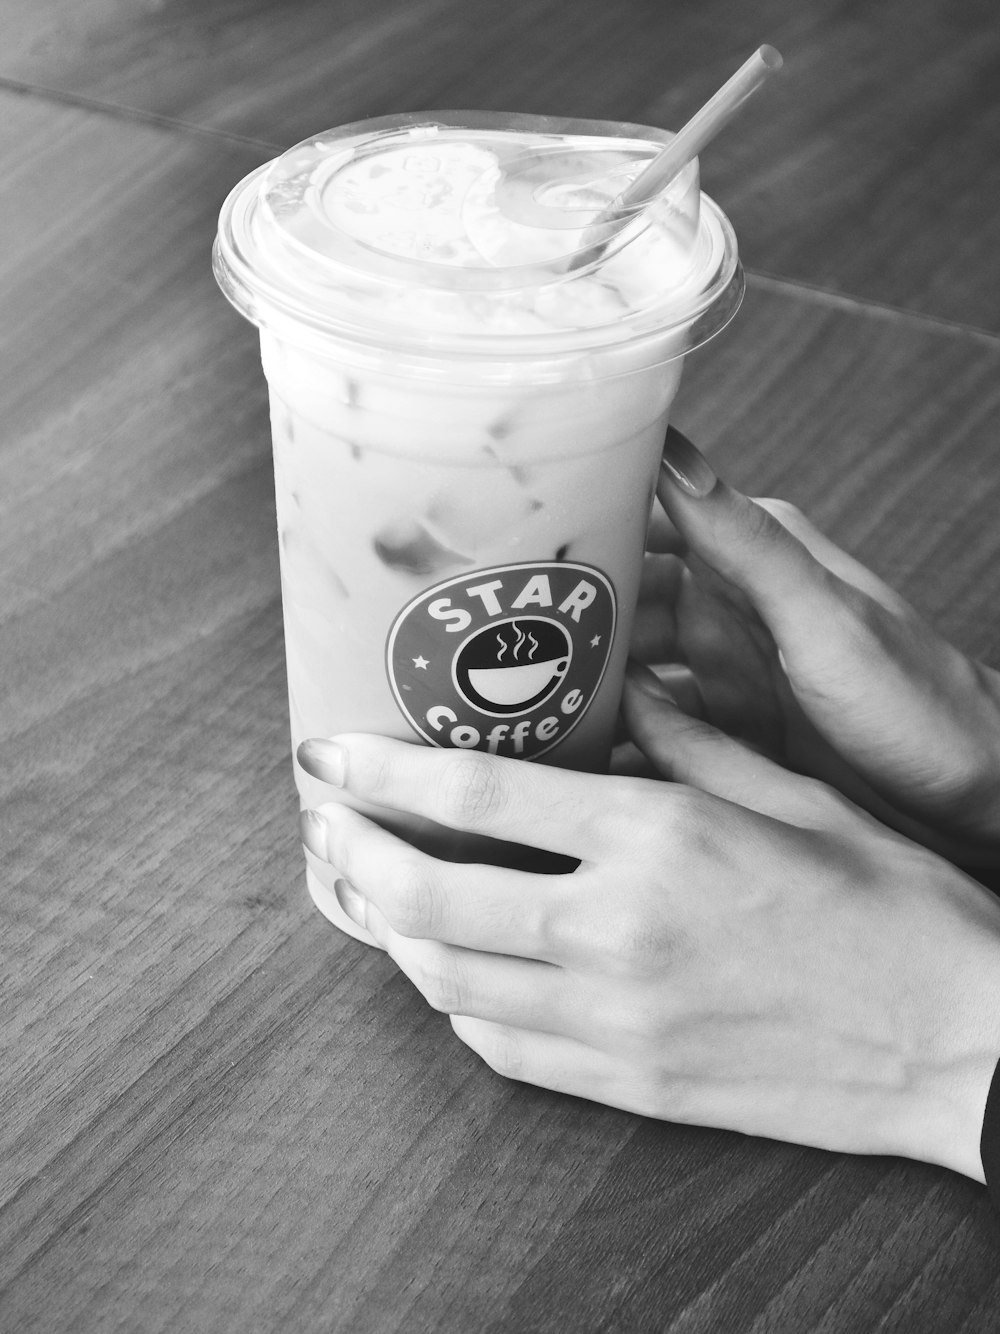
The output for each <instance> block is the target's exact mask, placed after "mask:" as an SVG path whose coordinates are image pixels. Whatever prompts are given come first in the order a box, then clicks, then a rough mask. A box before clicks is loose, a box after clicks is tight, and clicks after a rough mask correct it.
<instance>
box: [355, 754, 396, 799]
mask: <svg viewBox="0 0 1000 1334" xmlns="http://www.w3.org/2000/svg"><path fill="white" fill-rule="evenodd" d="M350 769H351V780H352V787H353V788H354V789H355V790H356V791H358V792H359V793H363V795H364V796H365V797H367V798H368V799H369V800H370V801H374V802H376V803H378V802H380V800H381V799H382V798H383V797H387V796H389V795H390V794H391V791H392V785H393V773H394V770H393V765H392V762H391V761H390V759H389V758H388V757H387V756H385V755H381V754H378V753H375V754H371V753H368V752H365V753H364V754H363V755H358V754H352V756H351V765H350Z"/></svg>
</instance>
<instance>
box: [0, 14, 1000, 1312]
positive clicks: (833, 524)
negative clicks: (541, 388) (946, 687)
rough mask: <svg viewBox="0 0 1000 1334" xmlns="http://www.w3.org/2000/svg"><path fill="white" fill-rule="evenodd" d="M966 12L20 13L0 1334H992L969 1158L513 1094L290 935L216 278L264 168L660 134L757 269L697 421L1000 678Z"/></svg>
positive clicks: (302, 908) (273, 741)
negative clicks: (892, 1152)
mask: <svg viewBox="0 0 1000 1334" xmlns="http://www.w3.org/2000/svg"><path fill="white" fill-rule="evenodd" d="M995 12H996V11H995V6H994V5H992V4H985V3H978V2H977V0H963V3H962V4H960V5H956V4H953V3H951V0H914V2H913V3H909V4H904V3H903V0H885V3H882V4H878V5H875V4H871V3H868V4H862V3H850V2H849V0H803V3H798V4H791V3H784V4H782V3H778V0H763V2H762V3H760V4H759V5H757V6H754V7H750V6H739V5H736V4H733V3H727V2H726V0H700V3H697V4H695V3H675V4H673V5H666V4H663V3H654V2H652V0H622V3H619V4H617V5H615V6H608V5H606V4H603V3H600V2H599V0H580V3H574V4H570V3H567V2H566V0H538V3H516V2H514V0H511V2H510V3H507V4H505V5H502V6H500V5H494V4H489V3H487V0H464V3H461V2H460V0H366V2H365V3H364V4H361V3H359V0H337V2H336V3H331V2H330V0H326V2H325V3H320V2H319V0H308V2H307V0H297V2H296V3H282V0H255V2H254V3H244V2H243V0H240V2H239V3H237V0H209V2H205V0H202V2H201V3H194V0H183V2H182V0H165V2H164V3H156V2H154V0H143V2H140V0H73V3H70V0H36V3H32V4H28V3H27V2H25V3H21V4H16V3H13V0H0V20H2V22H3V25H4V31H5V41H4V44H3V46H2V48H0V110H2V113H3V114H2V116H0V163H2V167H3V173H4V175H3V179H4V208H3V211H2V215H0V310H2V311H3V330H2V338H3V352H4V356H3V366H4V374H3V376H2V379H0V395H2V402H0V407H2V411H0V422H2V428H0V744H2V754H3V763H2V765H0V856H2V861H3V876H2V888H3V893H2V897H0V955H2V968H0V1052H2V1062H3V1064H2V1077H0V1331H3V1334H7V1332H8V1331H10V1334H15V1332H17V1334H20V1332H21V1331H26V1332H27V1331H38V1334H43V1332H44V1334H62V1332H63V1331H65V1332H66V1334H70V1332H72V1334H117V1332H118V1331H122V1332H123V1334H124V1332H125V1331H128V1332H130V1334H131V1332H132V1331H136V1332H140V1334H155V1332H158V1331H170V1332H171V1334H173V1332H174V1331H189V1330H190V1331H203V1330H211V1331H213V1332H220V1334H227V1332H228V1331H237V1330H239V1331H271V1330H275V1331H277V1330H281V1331H284V1332H285V1334H299V1331H303V1332H307V1331H310V1332H311V1331H324V1332H325V1331H345V1332H350V1334H354V1332H355V1331H358V1332H361V1331H372V1332H373V1334H382V1332H383V1331H385V1332H386V1334H389V1332H392V1331H407V1334H413V1332H414V1331H429V1332H430V1331H435V1332H444V1334H451V1332H452V1331H455V1332H456V1334H474V1332H475V1331H490V1334H500V1332H501V1331H507V1330H511V1331H514V1330H516V1331H529V1330H537V1331H553V1334H556V1332H558V1334H563V1332H564V1331H574V1332H575V1331H621V1332H622V1334H628V1332H631V1331H647V1330H648V1331H661V1330H662V1331H671V1334H674V1332H680V1331H684V1332H685V1334H687V1332H691V1334H709V1332H714V1331H726V1332H728V1331H755V1332H756V1334H769V1332H770V1331H782V1332H784V1331H789V1334H799V1332H800V1331H823V1332H824V1334H834V1332H836V1334H840V1332H843V1334H848V1332H850V1334H856V1332H858V1331H869V1330H872V1331H874V1330H879V1331H901V1332H902V1331H905V1332H906V1334H939V1332H940V1331H942V1330H948V1331H954V1332H955V1334H958V1331H963V1334H973V1332H978V1334H987V1332H988V1331H995V1330H996V1329H998V1328H1000V1227H998V1225H997V1222H996V1220H995V1218H994V1216H993V1215H992V1213H991V1211H990V1209H989V1206H988V1203H987V1200H986V1195H985V1192H984V1191H983V1190H982V1188H981V1187H978V1186H976V1185H975V1184H974V1183H972V1182H970V1181H967V1180H965V1179H964V1178H961V1177H958V1176H956V1175H954V1174H952V1173H949V1172H947V1171H944V1170H942V1169H938V1168H934V1167H930V1166H926V1165H921V1164H916V1163H910V1162H903V1161H900V1160H891V1159H881V1158H869V1159H862V1158H851V1157H846V1156H841V1155H836V1154H829V1153H822V1152H819V1151H815V1150H807V1149H801V1148H797V1147H794V1146H789V1145H782V1144H777V1143H772V1142H769V1141H761V1140H752V1139H748V1138H745V1137H742V1136H738V1135H733V1134H727V1133H724V1132H720V1131H708V1130H702V1129H698V1128H694V1127H681V1126H674V1125H669V1124H660V1123H654V1122H649V1121H644V1120H641V1119H639V1118H636V1117H632V1116H629V1115H627V1114H625V1113H621V1112H617V1111H613V1110H609V1109H606V1108H601V1107H598V1106H594V1105H591V1104H587V1103H584V1102H581V1101H578V1100H575V1099H570V1098H564V1097H560V1096H558V1095H555V1094H550V1093H547V1092H544V1091H540V1090H536V1089H532V1088H529V1087H526V1086H519V1085H512V1084H509V1083H506V1082H504V1081H503V1080H501V1079H500V1078H498V1077H497V1076H495V1075H493V1074H492V1073H491V1072H490V1071H489V1070H488V1069H486V1068H485V1067H484V1066H483V1065H481V1064H480V1063H479V1062H478V1061H477V1060H476V1058H474V1057H473V1056H472V1055H471V1053H469V1052H468V1051H467V1050H466V1049H465V1048H464V1047H462V1046H461V1045H460V1044H458V1043H457V1042H456V1041H455V1040H454V1038H453V1036H452V1034H451V1031H450V1028H449V1026H448V1023H447V1021H446V1020H445V1019H444V1018H443V1017H442V1016H440V1015H437V1014H435V1013H433V1012H431V1011H430V1010H428V1009H427V1007H426V1006H425V1005H424V1003H423V1002H422V1001H421V999H420V997H419V996H418V995H417V994H416V992H415V991H414V990H413V989H412V988H411V987H410V985H409V983H407V982H406V980H405V979H404V978H402V977H401V976H400V975H398V974H397V972H396V970H395V968H394V966H393V965H392V964H391V963H390V962H389V961H388V960H386V959H385V958H383V957H381V956H380V955H379V954H377V953H375V952H373V951H370V950H366V949H365V948H364V947H363V946H361V945H358V944H356V943H355V942H353V941H351V940H348V939H346V938H344V937H342V936H340V935H339V934H338V933H337V932H335V931H334V930H333V929H332V928H329V927H327V926H326V924H325V923H324V922H323V920H322V919H321V918H320V917H319V916H318V915H317V914H316V913H315V912H314V910H313V909H312V908H311V907H310V905H309V903H308V900H307V897H306V894H305V890H304V884H303V872H302V864H301V851H300V848H299V845H298V841H297V835H296V830H295V818H294V817H295V810H296V802H295V797H294V791H293V787H292V781H291V766H290V762H289V754H288V739H287V726H288V720H287V704H286V698H285V682H284V664H283V659H282V652H283V649H282V636H281V622H280V603H279V588H278V574H277V555H276V543H275V537H274V500H273V487H272V480H271V472H270V467H271V465H270V453H269V450H270V445H269V433H268V426H267V405H266V391H265V387H264V384H263V379H262V376H261V374H260V367H259V360H258V354H257V349H256V340H255V335H254V331H253V330H252V329H251V328H250V327H249V326H247V325H245V324H244V323H243V322H242V321H240V320H239V319H238V318H237V317H236V316H235V314H234V313H233V312H232V311H231V310H230V308H229V307H228V306H227V305H226V303H225V301H224V300H223V299H222V297H221V296H220V295H219V293H218V290H217V288H216V287H215V284H214V281H213V279H212V276H211V272H210V263H209V251H210V247H211V242H212V239H213V236H214V231H215V222H216V218H217V214H218V209H219V205H220V203H221V201H222V199H223V197H224V195H225V194H226V193H227V191H228V189H229V188H230V187H231V186H232V185H233V184H234V183H235V182H236V181H237V180H238V179H239V178H240V177H241V176H242V175H244V174H245V173H246V172H247V171H249V170H250V169H251V168H252V167H254V166H255V165H257V163H259V162H261V161H263V160H265V159H266V158H267V157H269V156H271V155H272V154H273V153H274V152H275V151H276V148H278V147H280V146H283V145H285V144H288V143H291V142H293V141H294V140H295V139H297V138H299V137H301V136H303V135H304V134H306V133H309V132H311V131H314V130H318V129H321V128H323V127H325V126H328V125H331V124H334V123H337V122H339V121H344V120H350V119H355V118H358V117H360V116H363V115H368V114H377V113H380V112H384V111H388V110H407V109H419V108H423V107H433V106H435V105H437V106H444V105H449V104H450V105H452V106H455V105H463V104H464V105H467V106H482V107H501V106H506V107H510V108H516V109H520V110H532V111H543V112H554V113H560V114H579V115H592V116H614V117H616V118H622V119H637V120H644V121H650V122H656V123H662V124H665V125H671V124H673V125H675V124H677V123H678V122H679V120H681V119H682V118H683V116H684V115H685V114H686V113H687V112H688V111H689V110H690V109H692V108H693V107H694V106H695V105H696V104H697V103H698V101H699V100H700V99H701V98H703V97H704V96H705V95H707V93H708V92H709V91H711V89H712V88H713V86H714V85H715V84H716V83H717V82H719V81H720V80H721V78H722V77H724V75H725V74H726V73H727V72H728V71H729V70H730V69H731V68H733V67H734V65H735V63H737V62H738V61H739V59H741V58H742V56H743V55H744V54H746V52H747V51H748V49H752V47H753V46H754V45H756V44H757V42H758V41H759V40H765V39H766V40H771V41H774V42H775V43H776V44H777V45H779V46H780V47H781V48H782V50H783V52H784V54H785V56H786V59H787V61H788V69H787V71H786V72H785V74H783V76H782V79H781V81H780V82H779V81H775V84H774V86H773V89H771V90H769V91H768V92H767V93H766V94H762V95H761V97H760V99H758V104H757V105H755V106H753V107H751V108H749V109H748V110H747V113H746V116H745V118H744V120H743V121H742V122H741V124H740V126H739V128H735V127H734V129H733V130H732V131H731V132H729V133H728V135H727V137H726V138H725V139H722V140H720V141H719V143H718V144H717V146H716V148H715V149H713V150H712V151H711V154H710V158H709V160H706V162H705V164H704V178H705V182H706V185H707V187H708V188H709V189H710V190H711V192H712V193H713V194H715V196H716V197H717V198H718V199H719V200H720V202H721V203H722V204H723V206H724V207H725V208H726V210H727V211H728V212H730V213H731V215H732V216H733V217H734V220H735V221H736V224H737V227H738V229H739V233H740V237H741V244H742V246H743V250H744V254H745V256H746V259H747V262H748V264H749V265H750V268H751V273H750V284H749V292H748V297H747V300H746V303H745V305H744V309H743V311H742V312H741V314H740V316H739V317H738V319H737V321H736V322H735V323H734V324H733V325H732V326H731V327H730V329H729V330H727V331H726V333H725V334H723V335H722V336H720V337H719V338H718V339H717V340H715V341H714V342H713V343H711V344H709V345H708V346H707V347H705V348H704V349H702V350H701V351H700V352H699V353H697V354H696V355H695V356H694V357H692V358H691V359H690V362H689V366H688V368H687V369H686V371H685V382H684V385H683V387H682V391H681V397H680V399H679V402H678V406H677V413H676V418H677V421H678V423H679V424H680V425H681V426H682V427H683V428H684V429H686V430H688V431H689V432H690V433H691V435H692V436H693V437H694V438H695V439H696V440H698V441H699V442H701V443H702V444H703V445H704V446H705V448H706V449H707V450H708V451H709V452H710V453H711V455H712V457H713V460H714V461H715V462H716V464H717V465H718V467H719V468H720V470H721V471H723V472H724V473H725V474H726V475H727V476H729V477H730V478H732V480H734V481H735V482H737V483H738V484H739V485H741V486H743V487H745V488H747V489H749V490H751V491H753V492H755V493H757V494H779V495H784V496H787V497H788V498H790V499H792V500H794V501H796V503H798V504H800V505H801V506H803V508H805V509H806V510H807V511H808V512H809V513H810V514H811V515H812V516H813V517H815V518H816V519H817V520H818V521H819V522H820V523H821V524H822V525H823V526H824V527H825V528H826V529H827V531H829V532H830V533H831V535H833V536H834V537H835V538H836V539H837V540H838V541H840V542H842V543H843V544H844V545H846V546H847V547H848V548H849V549H850V550H852V551H854V552H855V553H856V554H858V555H859V556H860V557H861V559H863V560H864V561H866V562H867V563H868V564H870V565H871V566H873V567H874V568H875V569H877V570H878V571H879V572H880V573H881V574H882V575H883V576H884V577H886V578H887V579H889V580H890V581H891V582H892V583H893V584H894V585H895V586H896V587H898V588H900V589H901V591H903V592H904V593H905V594H906V595H907V596H908V597H909V598H910V599H911V600H912V601H914V602H915V603H916V604H917V605H918V606H919V607H920V608H921V610H922V611H923V612H924V613H925V614H926V615H927V616H928V617H930V618H931V619H932V620H934V621H935V623H937V624H938V625H939V626H940V627H941V628H942V629H943V630H944V631H945V632H946V633H947V634H948V635H949V636H951V637H952V638H953V639H954V640H955V641H956V642H957V643H959V644H960V645H961V646H962V647H963V648H965V649H966V650H968V651H970V652H972V653H975V654H978V655H980V656H982V657H984V658H986V659H987V660H988V661H991V662H992V663H994V664H995V665H1000V612H998V609H997V584H998V576H997V570H998V569H1000V525H998V522H997V513H998V509H1000V467H998V463H997V435H998V421H1000V327H998V317H1000V265H998V264H997V262H996V256H995V233H996V226H995V218H994V214H995V204H994V200H995V198H996V196H997V191H998V186H1000V106H998V95H997V93H996V89H997V87H1000V82H998V74H1000V68H998V67H1000V25H998V24H997V22H996V17H995Z"/></svg>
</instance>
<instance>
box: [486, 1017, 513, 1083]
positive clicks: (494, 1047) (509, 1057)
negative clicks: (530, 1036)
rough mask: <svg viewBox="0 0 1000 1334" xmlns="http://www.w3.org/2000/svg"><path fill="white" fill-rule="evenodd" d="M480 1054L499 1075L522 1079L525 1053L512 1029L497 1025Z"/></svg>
mask: <svg viewBox="0 0 1000 1334" xmlns="http://www.w3.org/2000/svg"><path fill="white" fill-rule="evenodd" d="M479 1054H480V1055H481V1056H482V1058H483V1060H484V1061H485V1062H486V1064H487V1065H488V1066H489V1067H490V1069H491V1070H495V1071H496V1073H497V1074H498V1075H502V1076H503V1077H504V1078H505V1079H521V1078H522V1077H523V1072H524V1053H523V1050H522V1048H521V1043H520V1040H519V1038H518V1037H517V1035H516V1034H515V1033H514V1032H513V1030H512V1029H509V1028H506V1027H504V1026H503V1025H500V1024H498V1025H496V1026H495V1027H494V1028H493V1029H492V1031H491V1032H490V1035H489V1038H488V1039H487V1040H486V1041H485V1042H484V1043H483V1045H482V1047H481V1048H480V1052H479Z"/></svg>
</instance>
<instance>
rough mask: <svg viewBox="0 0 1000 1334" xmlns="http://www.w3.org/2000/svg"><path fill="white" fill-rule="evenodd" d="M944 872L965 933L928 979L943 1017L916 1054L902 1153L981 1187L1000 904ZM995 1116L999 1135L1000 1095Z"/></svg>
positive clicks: (994, 1058) (994, 1039) (995, 1021)
mask: <svg viewBox="0 0 1000 1334" xmlns="http://www.w3.org/2000/svg"><path fill="white" fill-rule="evenodd" d="M935 860H936V859H935ZM939 870H940V871H941V872H945V871H946V872H947V874H946V875H944V876H943V879H944V884H943V886H942V889H943V893H944V896H945V899H946V900H950V901H951V903H952V906H953V907H956V908H957V909H958V913H957V914H956V917H957V918H958V920H959V922H960V923H961V927H962V929H961V930H960V931H958V932H957V933H956V936H955V937H954V938H952V939H951V940H944V939H942V940H941V942H940V955H939V958H938V961H937V962H938V967H937V969H936V970H935V975H934V976H932V977H928V978H927V979H926V981H927V983H928V987H927V1002H928V1007H927V1012H928V1013H933V1011H935V1010H936V1011H937V1015H938V1018H937V1019H932V1020H931V1022H930V1024H929V1025H928V1029H927V1031H926V1032H925V1033H924V1034H923V1036H922V1038H921V1040H920V1042H919V1044H918V1048H919V1049H918V1050H915V1052H914V1061H913V1063H912V1067H911V1069H912V1079H911V1080H910V1093H911V1094H912V1095H913V1096H912V1097H911V1099H910V1100H909V1101H910V1115H909V1116H908V1117H907V1118H906V1132H905V1133H906V1139H907V1147H906V1148H905V1149H904V1152H905V1153H906V1154H907V1156H909V1157H913V1158H917V1159H920V1160H922V1161H926V1162H934V1163H940V1164H941V1165H942V1166H945V1167H949V1168H951V1169H952V1170H954V1171H956V1172H961V1173H962V1174H963V1175H964V1176H968V1177H971V1178H972V1179H973V1180H975V1181H979V1182H984V1181H985V1180H986V1177H985V1173H984V1167H983V1161H982V1157H981V1141H982V1136H983V1123H984V1117H985V1113H986V1104H987V1099H988V1096H989V1094H990V1091H991V1086H992V1084H993V1081H994V1075H995V1074H996V1070H997V1063H998V1061H1000V902H998V901H997V900H996V899H995V898H994V897H993V895H991V894H989V893H988V892H987V891H986V890H984V889H982V887H981V886H979V885H977V884H976V883H975V882H974V881H972V880H971V879H969V878H968V877H967V876H964V875H962V874H961V873H958V872H955V871H954V868H952V867H946V865H945V864H940V863H939ZM994 1111H995V1113H996V1127H997V1129H996V1133H997V1135H998V1136H1000V1090H998V1091H997V1093H996V1094H995V1101H994V1103H993V1104H992V1105H991V1112H994ZM996 1159H997V1161H998V1163H1000V1143H998V1145H997V1152H996ZM998 1187H1000V1182H998Z"/></svg>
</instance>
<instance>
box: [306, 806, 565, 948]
mask: <svg viewBox="0 0 1000 1334" xmlns="http://www.w3.org/2000/svg"><path fill="white" fill-rule="evenodd" d="M300 828H301V833H302V841H303V843H304V844H305V845H306V847H307V848H308V849H309V851H310V852H311V853H313V855H314V856H316V857H319V858H320V859H321V860H323V861H325V862H328V863H329V864H330V865H331V866H334V867H336V869H337V870H338V871H339V872H340V874H341V875H342V876H343V877H344V878H345V880H346V881H348V882H349V884H350V885H352V886H353V887H354V889H355V890H356V891H357V892H358V893H359V894H360V895H361V896H362V898H363V899H364V900H365V901H366V902H367V903H368V904H370V905H374V907H375V908H377V909H378V911H379V912H380V913H381V914H382V916H383V917H384V918H385V920H386V921H387V922H388V923H389V925H390V927H391V928H392V929H393V930H394V931H395V932H398V933H399V934H400V935H402V936H409V937H414V938H417V939H426V940H436V941H441V942H443V943H445V944H449V945H458V946H462V947H463V948H465V949H469V950H483V951H488V952H490V953H494V954H509V955H517V956H519V957H521V958H525V959H537V960H545V961H548V962H556V961H557V959H558V955H559V951H558V946H557V942H556V939H555V929H554V922H555V921H556V919H557V917H558V915H559V911H560V909H561V908H562V906H563V904H564V901H565V899H566V897H567V896H566V893H565V887H564V886H563V885H562V884H561V883H560V882H561V881H562V880H563V879H564V878H565V877H562V876H552V875H533V874H531V873H530V872H527V871H512V870H509V869H506V868H503V867H498V866H478V865H474V864H470V863H466V862H445V861H439V860H438V859H437V858H436V857H430V856H428V855H427V853H425V852H420V851H418V850H417V849H416V848H414V847H411V845H410V844H409V843H406V842H404V841H403V840H402V839H401V838H397V837H396V835H395V834H392V833H390V832H389V831H388V830H386V829H382V828H381V827H380V826H379V825H377V824H375V823H374V822H373V821H371V820H368V819H366V818H365V817H364V816H363V815H361V814H359V813H358V812H357V811H354V810H352V809H351V808H350V807H348V806H344V805H340V804H338V803H336V802H330V803H328V804H326V805H323V806H321V807H320V808H319V809H318V810H315V811H304V812H303V813H302V816H301V819H300ZM342 906H343V905H342ZM345 911H348V910H347V908H346V907H345ZM348 916H351V914H350V912H349V911H348Z"/></svg>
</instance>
